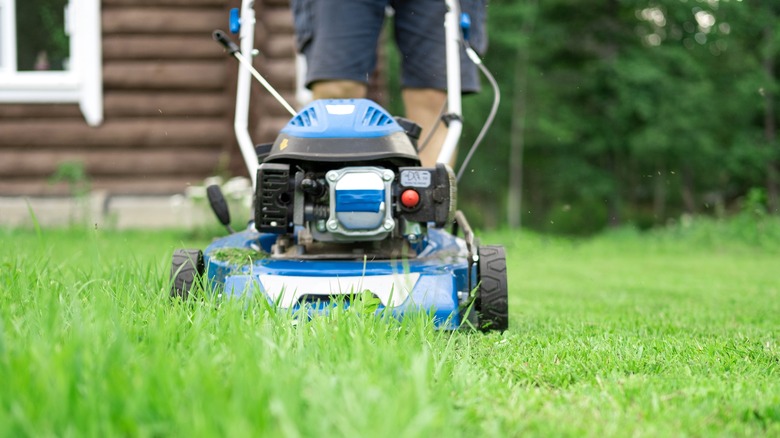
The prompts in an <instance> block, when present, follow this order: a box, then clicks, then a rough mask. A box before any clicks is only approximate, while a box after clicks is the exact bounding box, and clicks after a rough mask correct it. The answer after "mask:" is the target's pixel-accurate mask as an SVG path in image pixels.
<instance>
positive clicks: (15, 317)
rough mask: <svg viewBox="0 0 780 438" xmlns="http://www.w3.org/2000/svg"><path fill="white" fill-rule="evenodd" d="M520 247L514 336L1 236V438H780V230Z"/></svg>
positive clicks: (172, 235) (535, 242) (715, 228)
mask: <svg viewBox="0 0 780 438" xmlns="http://www.w3.org/2000/svg"><path fill="white" fill-rule="evenodd" d="M481 237H482V240H483V242H486V243H502V244H504V245H506V247H507V253H508V267H509V281H510V300H511V301H510V330H509V331H508V332H506V333H503V334H499V333H492V334H488V335H485V334H481V333H475V332H456V333H449V332H437V331H435V330H433V329H432V327H431V323H430V321H429V320H428V319H427V318H423V317H420V318H411V319H408V320H405V321H404V322H403V323H396V322H393V321H384V320H381V319H377V318H373V317H370V316H367V315H366V313H367V312H359V311H351V312H336V313H334V314H333V315H330V316H328V317H321V318H316V319H314V320H313V321H309V322H306V321H300V322H299V323H298V324H297V325H295V324H293V323H292V321H291V319H290V318H289V317H288V316H287V315H285V314H278V313H275V312H273V311H272V310H271V309H268V307H267V305H265V304H264V303H263V302H262V301H251V302H247V301H232V302H225V303H216V302H214V301H195V302H190V303H171V301H170V300H169V299H168V297H167V283H166V282H167V275H168V269H169V263H170V261H169V259H170V254H171V252H172V250H173V249H174V248H176V247H182V246H184V247H187V246H195V247H203V246H204V245H205V244H206V243H207V241H206V240H204V239H198V238H190V237H187V235H185V234H183V233H179V232H154V233H140V232H121V233H120V232H111V231H104V230H89V231H55V230H42V231H41V232H40V233H36V232H35V231H21V230H16V231H10V230H0V241H2V243H3V248H4V250H5V251H4V252H3V254H2V255H0V436H25V435H27V436H79V437H80V436H115V435H130V436H169V435H176V436H231V437H233V436H289V437H295V436H314V437H324V436H359V437H367V436H371V437H374V436H380V437H381V436H392V437H411V436H421V437H430V436H472V437H473V436H520V435H522V436H526V435H536V436H559V435H564V436H597V437H602V436H653V437H656V436H718V435H724V436H733V435H750V436H754V435H768V436H778V435H780V346H778V342H780V225H778V224H777V222H776V221H768V220H760V221H758V222H756V221H746V220H742V221H733V222H730V223H726V224H722V223H713V222H703V223H702V222H696V223H694V224H692V225H690V226H676V227H673V228H671V229H668V230H664V231H662V232H655V233H651V234H645V235H640V234H638V233H636V232H632V231H630V230H622V231H618V232H612V233H609V234H606V235H602V236H599V237H597V238H594V239H588V240H568V239H562V238H551V237H543V236H538V235H533V234H526V233H523V234H512V233H509V232H504V233H492V234H483V235H482V236H481Z"/></svg>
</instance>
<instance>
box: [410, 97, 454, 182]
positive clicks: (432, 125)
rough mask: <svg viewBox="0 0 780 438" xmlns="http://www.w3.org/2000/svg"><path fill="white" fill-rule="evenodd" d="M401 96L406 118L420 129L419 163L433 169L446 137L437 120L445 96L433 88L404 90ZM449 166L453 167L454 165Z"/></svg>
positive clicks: (442, 125) (441, 124) (444, 127)
mask: <svg viewBox="0 0 780 438" xmlns="http://www.w3.org/2000/svg"><path fill="white" fill-rule="evenodd" d="M402 96H403V101H404V108H406V116H407V117H408V118H409V119H411V120H412V121H414V122H415V123H417V124H418V125H420V127H421V128H422V135H421V137H420V143H419V146H420V147H423V149H422V150H421V151H420V154H419V155H420V161H421V162H422V165H423V166H426V167H433V166H434V165H436V159H437V158H438V157H439V152H440V151H441V146H442V143H444V137H446V136H447V127H446V126H444V123H442V122H441V120H440V119H439V114H441V110H442V108H443V107H444V103H445V102H446V101H447V94H446V93H445V92H444V91H442V90H437V89H435V88H404V90H403V91H402ZM437 125H438V126H437ZM431 133H433V135H432V136H431ZM429 136H431V137H430V138H429ZM423 142H425V143H423ZM453 161H454V160H453ZM449 164H450V166H453V165H454V164H455V163H449Z"/></svg>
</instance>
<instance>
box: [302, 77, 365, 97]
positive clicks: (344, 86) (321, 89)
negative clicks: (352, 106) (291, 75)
mask: <svg viewBox="0 0 780 438" xmlns="http://www.w3.org/2000/svg"><path fill="white" fill-rule="evenodd" d="M311 91H312V97H314V98H315V99H357V98H362V97H366V92H367V91H368V86H366V84H364V83H362V82H358V81H350V80H324V81H317V82H315V83H313V84H311Z"/></svg>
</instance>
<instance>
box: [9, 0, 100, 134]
mask: <svg viewBox="0 0 780 438" xmlns="http://www.w3.org/2000/svg"><path fill="white" fill-rule="evenodd" d="M17 1H24V0H0V45H1V46H0V57H1V59H0V104H3V103H78V104H79V108H80V109H81V113H82V114H83V115H84V119H85V120H86V121H87V123H88V124H89V125H90V126H98V125H100V124H101V123H102V122H103V72H102V65H103V62H102V58H103V53H102V45H101V18H100V0H70V1H69V4H68V7H67V9H66V11H65V32H66V34H68V35H69V37H70V63H69V70H68V71H45V72H43V71H29V72H28V71H22V72H20V71H16V14H15V4H16V2H17Z"/></svg>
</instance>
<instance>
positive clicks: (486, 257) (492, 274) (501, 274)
mask: <svg viewBox="0 0 780 438" xmlns="http://www.w3.org/2000/svg"><path fill="white" fill-rule="evenodd" d="M478 254H479V262H478V263H479V264H478V268H477V269H478V271H477V273H478V276H479V288H478V289H477V297H476V303H475V307H476V310H477V327H478V328H479V329H480V330H482V331H484V332H486V331H491V330H499V331H504V330H506V329H507V328H508V327H509V297H508V284H507V278H506V252H505V251H504V247H503V246H499V245H486V246H480V247H478Z"/></svg>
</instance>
